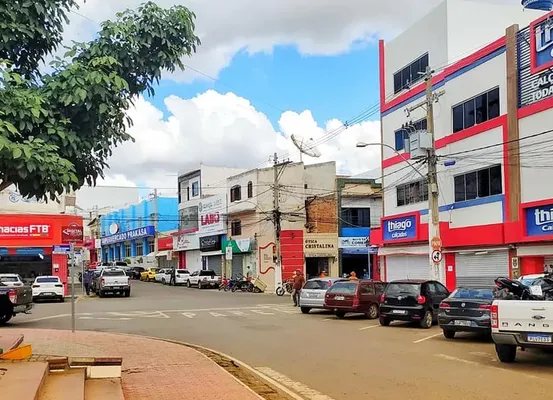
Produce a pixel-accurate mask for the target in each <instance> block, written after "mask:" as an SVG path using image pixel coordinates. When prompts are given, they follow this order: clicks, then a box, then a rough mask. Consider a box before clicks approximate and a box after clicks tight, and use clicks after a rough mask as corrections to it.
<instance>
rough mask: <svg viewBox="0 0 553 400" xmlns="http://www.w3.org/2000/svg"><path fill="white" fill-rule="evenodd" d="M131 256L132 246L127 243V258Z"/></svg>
mask: <svg viewBox="0 0 553 400" xmlns="http://www.w3.org/2000/svg"><path fill="white" fill-rule="evenodd" d="M130 256H131V244H130V243H125V257H130Z"/></svg>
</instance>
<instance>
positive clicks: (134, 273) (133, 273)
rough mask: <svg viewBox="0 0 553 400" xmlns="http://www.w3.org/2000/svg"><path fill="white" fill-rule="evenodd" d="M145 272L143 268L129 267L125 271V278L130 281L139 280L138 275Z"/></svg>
mask: <svg viewBox="0 0 553 400" xmlns="http://www.w3.org/2000/svg"><path fill="white" fill-rule="evenodd" d="M144 271H146V269H145V268H143V267H131V268H129V269H127V270H126V271H125V273H126V274H127V276H128V277H129V278H132V279H140V273H142V272H144Z"/></svg>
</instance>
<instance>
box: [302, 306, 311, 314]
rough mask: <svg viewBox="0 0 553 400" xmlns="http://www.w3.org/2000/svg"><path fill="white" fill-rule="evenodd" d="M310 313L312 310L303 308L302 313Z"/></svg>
mask: <svg viewBox="0 0 553 400" xmlns="http://www.w3.org/2000/svg"><path fill="white" fill-rule="evenodd" d="M309 311H311V309H310V308H309V307H301V312H302V313H304V314H309Z"/></svg>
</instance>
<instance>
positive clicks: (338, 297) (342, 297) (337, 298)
mask: <svg viewBox="0 0 553 400" xmlns="http://www.w3.org/2000/svg"><path fill="white" fill-rule="evenodd" d="M344 299H345V297H344V296H336V297H335V298H334V300H344Z"/></svg>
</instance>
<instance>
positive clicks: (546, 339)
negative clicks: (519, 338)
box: [528, 335, 551, 343]
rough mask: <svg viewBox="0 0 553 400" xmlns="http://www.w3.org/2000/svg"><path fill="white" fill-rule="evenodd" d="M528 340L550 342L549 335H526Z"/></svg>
mask: <svg viewBox="0 0 553 400" xmlns="http://www.w3.org/2000/svg"><path fill="white" fill-rule="evenodd" d="M528 341H529V342H534V343H551V335H528Z"/></svg>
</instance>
